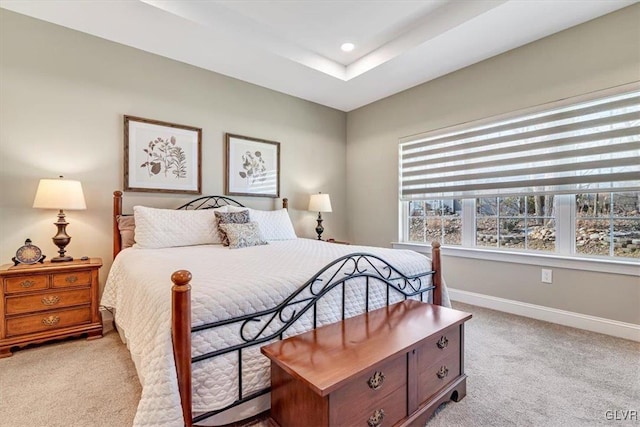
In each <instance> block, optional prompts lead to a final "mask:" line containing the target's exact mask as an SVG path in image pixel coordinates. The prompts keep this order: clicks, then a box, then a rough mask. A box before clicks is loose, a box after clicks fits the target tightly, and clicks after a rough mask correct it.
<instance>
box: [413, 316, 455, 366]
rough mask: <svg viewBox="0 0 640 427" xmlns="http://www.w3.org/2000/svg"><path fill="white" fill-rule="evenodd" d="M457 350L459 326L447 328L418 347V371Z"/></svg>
mask: <svg viewBox="0 0 640 427" xmlns="http://www.w3.org/2000/svg"><path fill="white" fill-rule="evenodd" d="M459 351H460V327H459V326H453V327H451V328H447V329H445V330H443V331H442V332H441V333H439V334H437V335H435V336H433V337H431V338H429V339H428V340H426V341H425V342H424V343H422V344H421V345H420V346H419V347H418V352H417V353H418V371H419V372H420V371H423V370H425V369H426V368H427V367H429V366H430V365H432V364H434V363H437V362H439V361H442V360H444V359H445V358H448V357H450V356H451V354H453V353H456V352H459Z"/></svg>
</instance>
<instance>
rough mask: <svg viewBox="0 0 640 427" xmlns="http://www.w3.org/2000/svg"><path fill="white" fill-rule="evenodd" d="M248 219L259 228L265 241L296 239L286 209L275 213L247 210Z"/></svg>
mask: <svg viewBox="0 0 640 427" xmlns="http://www.w3.org/2000/svg"><path fill="white" fill-rule="evenodd" d="M249 218H251V221H255V222H257V223H258V225H259V226H260V231H261V232H262V235H263V236H264V238H265V240H267V241H269V240H293V239H297V238H298V236H296V232H295V230H294V229H293V224H291V218H289V212H288V211H287V210H286V209H279V210H277V211H259V210H256V209H249Z"/></svg>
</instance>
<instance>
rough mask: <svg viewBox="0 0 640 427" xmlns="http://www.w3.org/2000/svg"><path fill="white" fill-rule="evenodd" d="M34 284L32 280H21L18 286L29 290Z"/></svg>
mask: <svg viewBox="0 0 640 427" xmlns="http://www.w3.org/2000/svg"><path fill="white" fill-rule="evenodd" d="M35 284H36V282H34V281H33V280H23V281H22V282H20V286H22V287H23V288H30V287H32V286H33V285H35Z"/></svg>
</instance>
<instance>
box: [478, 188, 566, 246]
mask: <svg viewBox="0 0 640 427" xmlns="http://www.w3.org/2000/svg"><path fill="white" fill-rule="evenodd" d="M554 215H555V209H554V197H553V196H512V197H497V198H496V197H493V198H485V199H477V200H476V245H477V246H492V247H499V248H505V249H529V250H536V251H551V252H553V251H555V240H556V224H555V216H554Z"/></svg>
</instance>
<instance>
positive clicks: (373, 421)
mask: <svg viewBox="0 0 640 427" xmlns="http://www.w3.org/2000/svg"><path fill="white" fill-rule="evenodd" d="M383 419H384V409H376V410H375V412H374V413H373V415H371V416H370V417H369V419H368V420H367V424H368V425H369V427H378V426H379V425H380V424H382V420H383Z"/></svg>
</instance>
